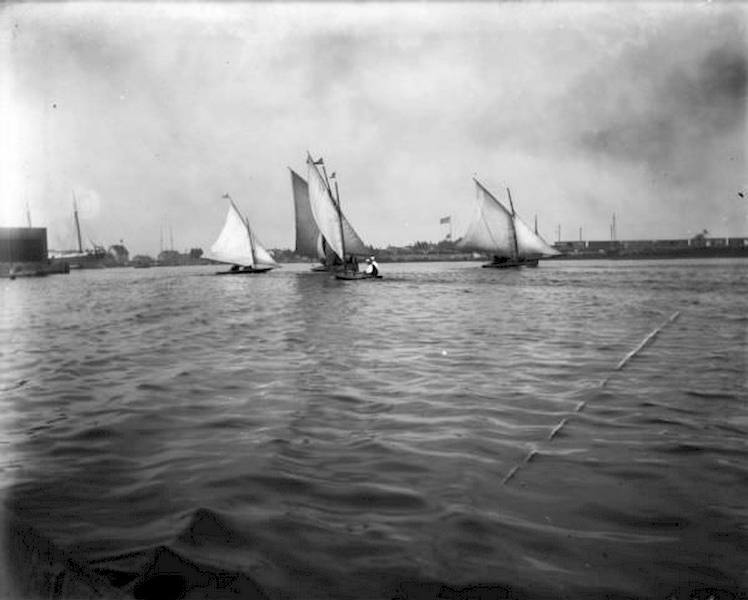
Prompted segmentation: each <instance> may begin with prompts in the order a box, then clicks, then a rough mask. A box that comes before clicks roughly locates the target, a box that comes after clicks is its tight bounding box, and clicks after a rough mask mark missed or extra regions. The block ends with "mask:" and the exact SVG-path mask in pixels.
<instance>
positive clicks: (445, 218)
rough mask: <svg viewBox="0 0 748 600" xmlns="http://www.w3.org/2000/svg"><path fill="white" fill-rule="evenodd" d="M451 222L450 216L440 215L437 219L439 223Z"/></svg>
mask: <svg viewBox="0 0 748 600" xmlns="http://www.w3.org/2000/svg"><path fill="white" fill-rule="evenodd" d="M451 222H452V217H442V218H441V219H439V225H446V224H447V223H451Z"/></svg>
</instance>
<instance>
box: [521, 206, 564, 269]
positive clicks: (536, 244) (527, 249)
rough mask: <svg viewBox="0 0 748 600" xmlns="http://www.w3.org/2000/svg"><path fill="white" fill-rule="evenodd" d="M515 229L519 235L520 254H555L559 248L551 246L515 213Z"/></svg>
mask: <svg viewBox="0 0 748 600" xmlns="http://www.w3.org/2000/svg"><path fill="white" fill-rule="evenodd" d="M514 231H515V234H516V236H517V249H518V251H519V255H520V256H524V257H527V258H540V257H541V256H555V255H556V254H560V252H559V251H558V250H556V249H555V248H553V247H551V246H549V245H548V244H547V243H546V241H545V240H544V239H543V238H542V237H540V236H539V235H538V234H537V233H535V232H534V231H533V230H532V229H530V227H529V226H528V225H527V223H525V222H524V221H523V220H522V219H520V218H519V217H518V216H517V215H516V214H515V215H514Z"/></svg>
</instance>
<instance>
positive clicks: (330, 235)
mask: <svg viewBox="0 0 748 600" xmlns="http://www.w3.org/2000/svg"><path fill="white" fill-rule="evenodd" d="M307 165H308V166H309V178H308V181H307V183H308V185H309V203H310V204H311V208H312V214H313V215H314V220H315V221H316V222H317V227H319V230H320V233H322V235H323V236H324V237H325V241H326V242H327V245H328V246H329V247H330V248H331V249H332V251H333V252H335V254H337V255H338V256H339V257H340V258H343V238H342V237H341V229H340V217H339V215H338V208H337V206H335V203H334V202H333V199H332V197H331V196H330V192H329V190H328V188H327V183H326V182H325V180H324V179H323V177H322V174H321V173H320V172H319V169H318V168H317V165H316V164H314V161H313V160H312V157H311V156H308V157H307Z"/></svg>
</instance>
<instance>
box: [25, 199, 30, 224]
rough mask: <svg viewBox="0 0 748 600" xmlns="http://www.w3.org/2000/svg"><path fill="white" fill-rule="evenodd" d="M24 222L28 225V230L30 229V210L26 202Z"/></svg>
mask: <svg viewBox="0 0 748 600" xmlns="http://www.w3.org/2000/svg"><path fill="white" fill-rule="evenodd" d="M26 222H27V223H28V224H29V229H31V209H30V208H29V203H28V202H27V203H26Z"/></svg>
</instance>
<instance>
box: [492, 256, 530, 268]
mask: <svg viewBox="0 0 748 600" xmlns="http://www.w3.org/2000/svg"><path fill="white" fill-rule="evenodd" d="M481 266H482V267H483V268H484V269H518V268H519V267H537V266H538V259H537V258H521V259H519V260H506V261H503V262H490V263H486V264H485V265H481Z"/></svg>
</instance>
